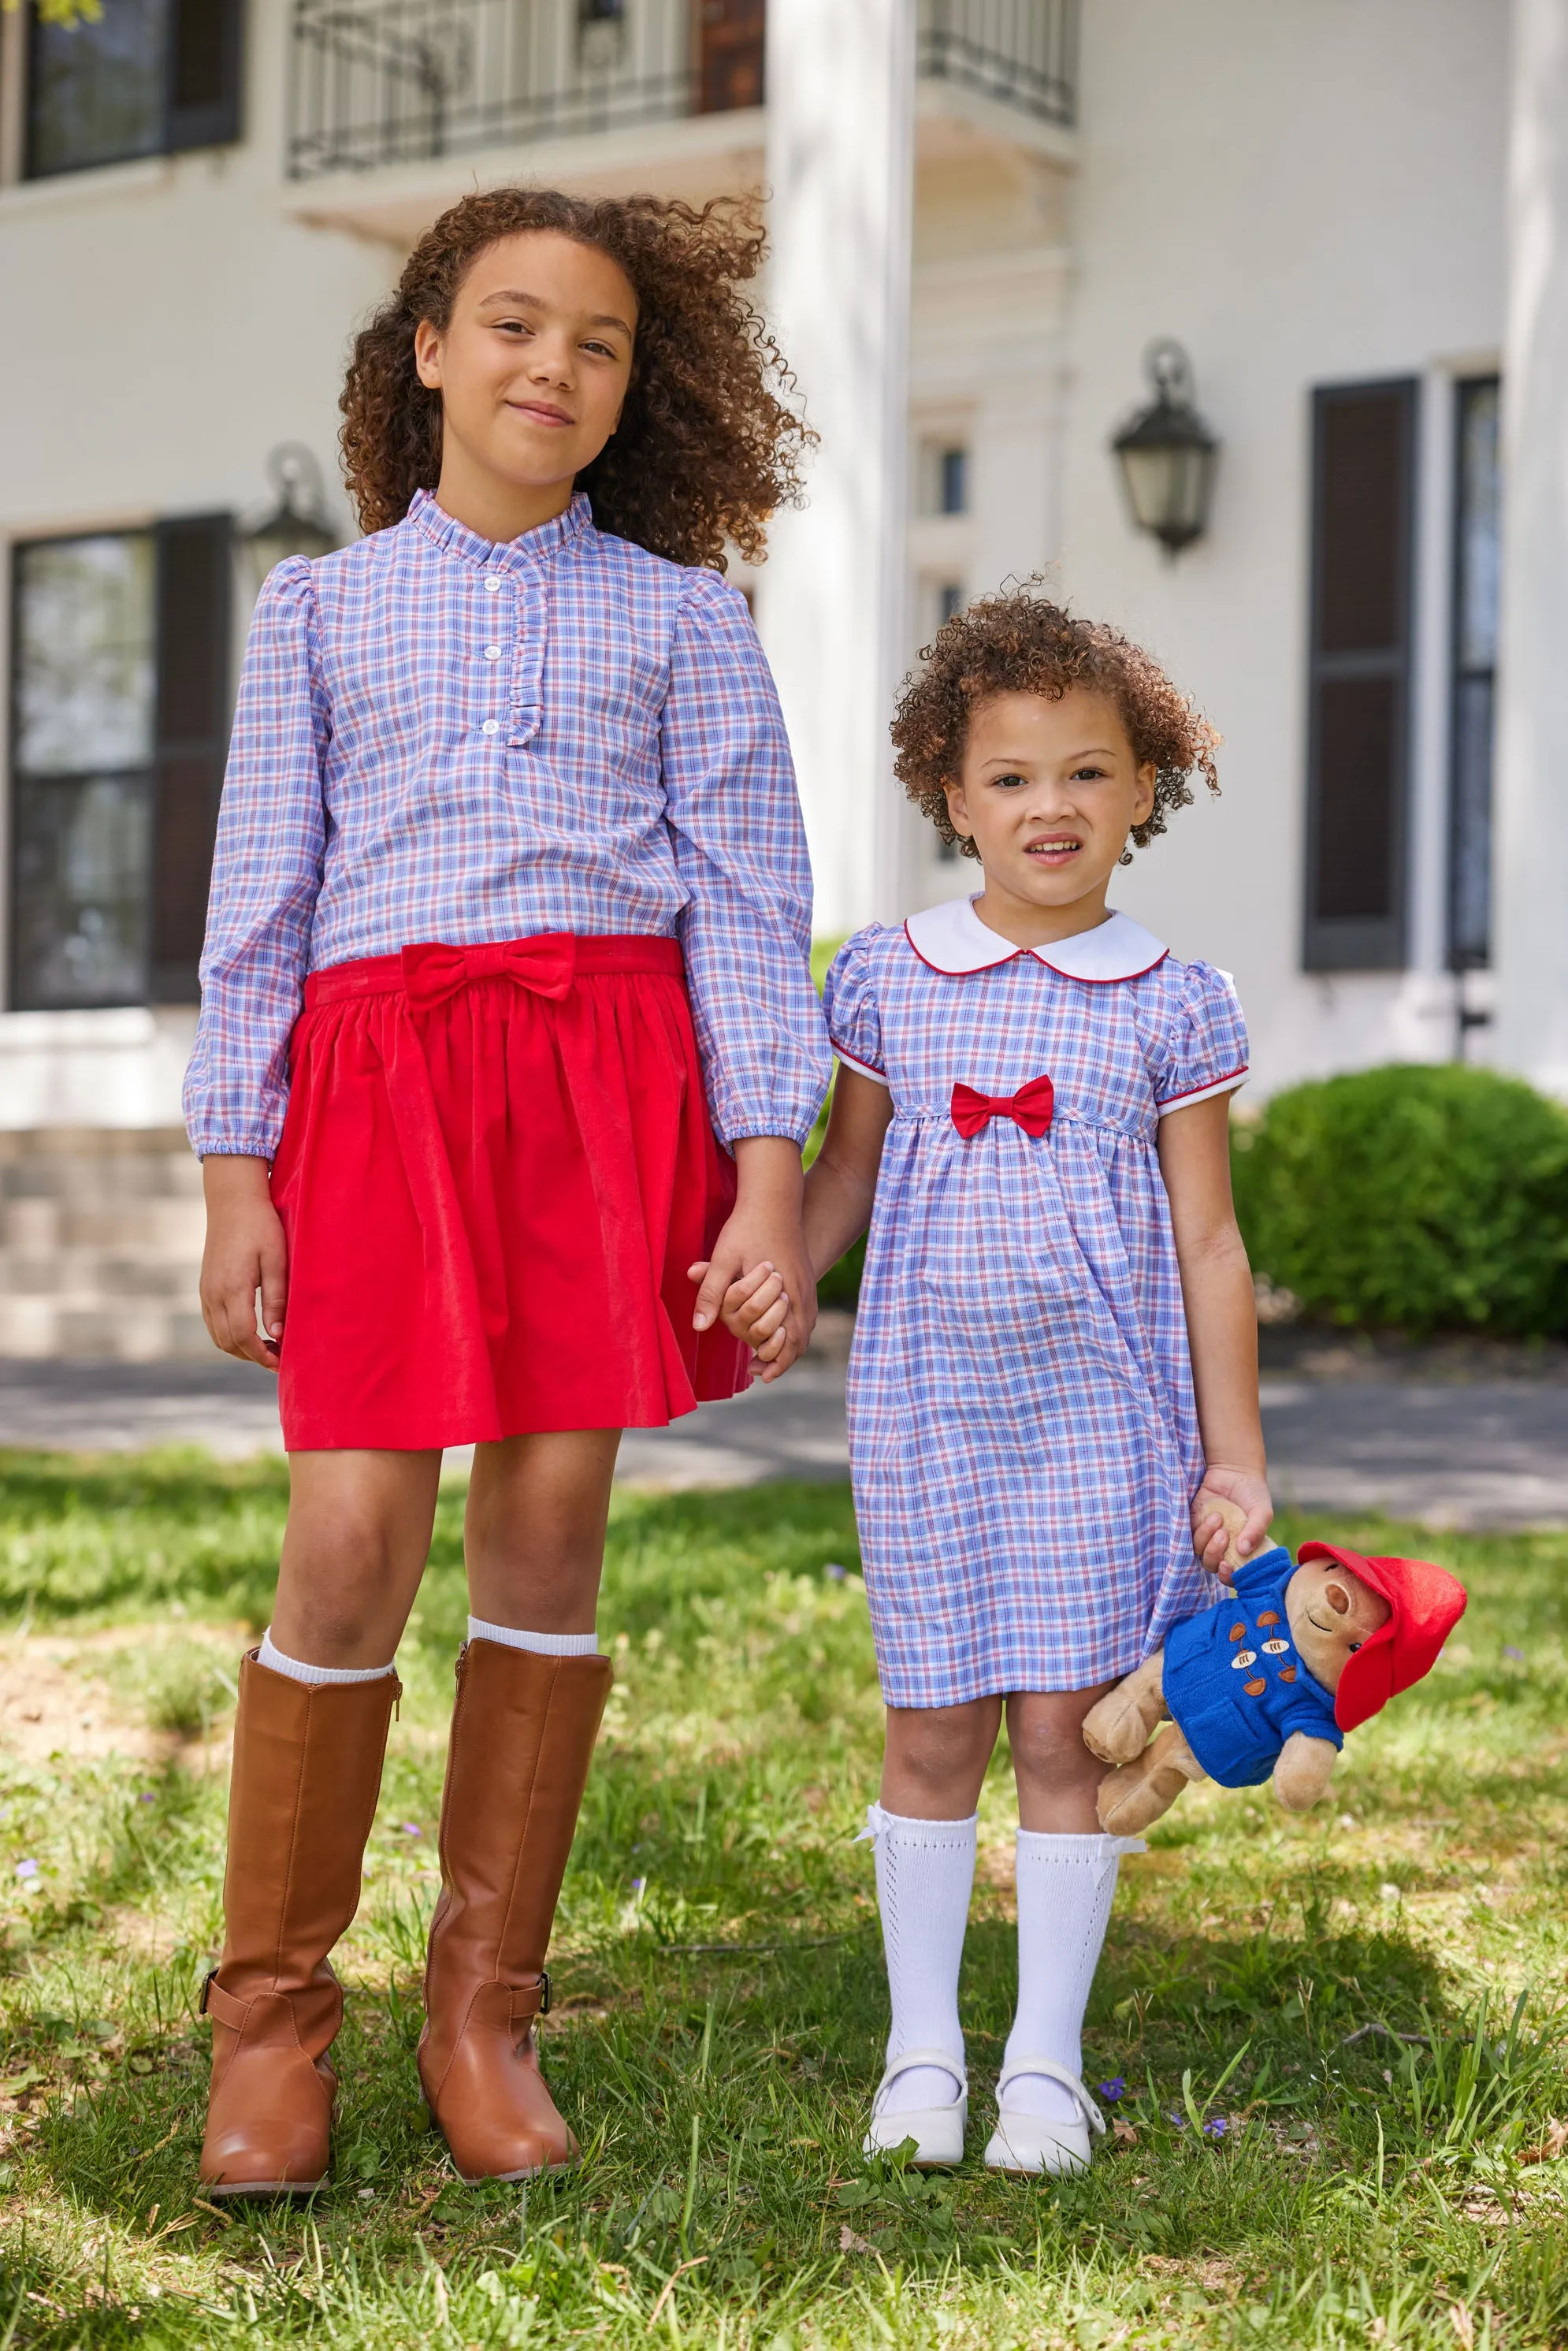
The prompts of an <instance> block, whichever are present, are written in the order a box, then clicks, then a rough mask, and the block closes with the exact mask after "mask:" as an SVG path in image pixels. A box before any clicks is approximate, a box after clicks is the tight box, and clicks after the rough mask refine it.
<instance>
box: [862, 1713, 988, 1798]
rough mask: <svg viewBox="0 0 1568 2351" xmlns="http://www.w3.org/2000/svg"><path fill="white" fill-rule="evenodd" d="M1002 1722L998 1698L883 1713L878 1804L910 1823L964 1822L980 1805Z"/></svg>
mask: <svg viewBox="0 0 1568 2351" xmlns="http://www.w3.org/2000/svg"><path fill="white" fill-rule="evenodd" d="M1001 1724H1002V1701H1001V1699H1000V1698H970V1699H969V1700H968V1701H967V1704H965V1705H963V1706H932V1707H904V1706H890V1707H889V1708H888V1709H887V1745H886V1748H885V1750H883V1759H882V1802H883V1807H884V1808H885V1810H886V1811H888V1812H890V1813H899V1814H900V1815H901V1816H902V1817H903V1818H904V1819H905V1820H912V1821H967V1819H968V1818H969V1817H970V1815H971V1814H972V1813H973V1812H974V1810H975V1807H976V1806H977V1803H978V1802H979V1801H980V1790H981V1787H982V1786H983V1785H984V1782H985V1777H986V1768H987V1766H988V1763H989V1762H990V1760H991V1750H993V1748H994V1747H995V1746H996V1743H997V1733H998V1730H999V1729H1001Z"/></svg>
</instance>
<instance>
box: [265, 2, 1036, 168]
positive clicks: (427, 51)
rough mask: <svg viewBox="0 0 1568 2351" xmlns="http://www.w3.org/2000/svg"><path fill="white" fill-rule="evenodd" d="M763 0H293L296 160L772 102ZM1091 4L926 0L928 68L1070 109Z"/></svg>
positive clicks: (560, 132)
mask: <svg viewBox="0 0 1568 2351" xmlns="http://www.w3.org/2000/svg"><path fill="white" fill-rule="evenodd" d="M846 4H847V5H852V0H846ZM764 5H765V0H294V19H293V32H294V38H293V56H292V64H291V72H290V88H289V126H288V170H289V172H290V175H291V176H292V177H293V178H295V179H298V180H310V179H319V178H320V177H322V176H324V175H325V174H327V173H329V172H366V171H373V170H376V169H378V168H380V167H381V166H383V165H386V164H391V163H409V162H426V161H429V160H431V159H432V158H434V157H438V156H443V155H457V154H464V153H471V152H476V151H477V150H479V149H481V148H494V147H505V146H510V145H514V144H520V143H522V142H524V141H532V140H538V139H559V138H571V137H577V136H580V135H581V134H583V133H584V132H588V131H612V130H618V129H621V128H623V127H626V126H629V125H632V124H636V123H643V122H669V121H678V120H682V119H684V118H685V117H686V116H689V115H694V114H714V113H722V112H726V111H728V110H732V109H734V108H737V107H746V106H756V105H758V104H760V102H761V100H762V96H763V89H762V47H763V10H764ZM1078 6H1079V0H918V21H919V34H918V39H919V50H918V55H919V70H920V72H921V74H922V75H924V76H925V77H927V78H931V79H935V80H942V81H949V82H953V83H956V84H958V85H960V86H961V87H963V88H964V89H970V90H973V91H975V92H977V93H978V94H979V95H980V96H982V97H985V98H988V99H996V100H999V101H1000V102H1001V103H1002V104H1004V105H1007V106H1011V107H1016V108H1018V109H1019V110H1022V111H1023V112H1024V113H1026V114H1030V115H1032V116H1034V117H1036V118H1037V119H1039V120H1043V121H1047V122H1052V123H1061V124H1069V123H1071V120H1072V119H1073V110H1074V99H1075V95H1076V78H1077V56H1076V40H1077V19H1078Z"/></svg>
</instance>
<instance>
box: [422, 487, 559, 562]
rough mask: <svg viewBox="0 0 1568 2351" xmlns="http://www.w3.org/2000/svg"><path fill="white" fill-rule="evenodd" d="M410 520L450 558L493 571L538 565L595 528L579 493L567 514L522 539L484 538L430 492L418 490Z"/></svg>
mask: <svg viewBox="0 0 1568 2351" xmlns="http://www.w3.org/2000/svg"><path fill="white" fill-rule="evenodd" d="M408 520H409V521H410V522H411V523H413V525H414V527H415V528H416V529H419V530H422V531H423V533H424V535H425V537H426V538H430V539H434V542H435V544H436V546H437V547H440V548H444V549H445V550H446V552H447V553H448V554H449V555H456V556H460V557H461V558H462V559H463V561H464V562H465V563H477V564H481V565H483V566H484V567H485V568H486V569H488V570H492V571H493V570H496V569H510V568H515V567H516V566H517V565H520V564H525V563H537V562H538V561H540V560H542V559H544V558H545V557H547V556H551V555H553V554H555V552H556V550H557V549H558V548H562V547H566V546H569V545H570V542H571V541H572V540H573V539H574V538H581V537H582V535H583V533H584V532H585V531H589V530H591V529H592V528H593V508H592V506H591V504H590V502H589V499H588V496H587V494H586V493H585V492H584V491H582V490H579V491H577V492H576V494H575V495H574V496H573V498H572V501H571V504H570V506H569V507H567V509H566V511H565V512H564V513H563V514H558V515H553V516H552V517H550V519H549V522H541V523H540V525H539V526H538V529H537V530H526V531H524V533H523V535H522V537H521V538H512V539H501V540H496V539H489V538H481V537H480V536H479V533H478V532H477V531H476V530H470V529H469V528H468V526H467V524H466V523H465V522H459V521H458V520H457V518H456V517H455V515H449V514H448V513H447V511H446V509H445V507H443V506H438V505H437V503H436V501H435V498H434V496H433V494H432V493H431V492H430V491H429V490H415V492H414V494H413V500H412V501H411V503H410V506H409V509H408Z"/></svg>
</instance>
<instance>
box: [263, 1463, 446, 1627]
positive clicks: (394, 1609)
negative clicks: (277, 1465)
mask: <svg viewBox="0 0 1568 2351" xmlns="http://www.w3.org/2000/svg"><path fill="white" fill-rule="evenodd" d="M288 1478H289V1488H290V1495H289V1505H288V1524H287V1529H286V1530H285V1532H284V1537H283V1558H282V1562H281V1564H280V1565H279V1568H278V1574H277V1602H276V1603H275V1604H274V1607H273V1613H272V1638H273V1641H274V1643H275V1645H276V1646H277V1647H278V1648H279V1649H281V1650H282V1652H283V1654H284V1656H286V1657H298V1659H299V1660H300V1662H301V1663H302V1664H304V1665H311V1666H340V1667H341V1666H361V1667H368V1666H384V1665H387V1664H389V1663H390V1662H391V1660H392V1657H393V1656H395V1654H396V1651H397V1645H398V1643H399V1641H400V1640H401V1639H402V1628H403V1626H404V1625H405V1624H406V1622H407V1621H408V1612H409V1610H410V1609H411V1608H412V1607H413V1596H414V1593H416V1592H417V1591H418V1590H419V1580H420V1577H421V1576H422V1575H423V1573H424V1562H425V1559H426V1556H427V1554H428V1552H429V1550H430V1537H431V1531H432V1529H433V1527H434V1523H435V1495H436V1488H437V1486H438V1484H439V1482H440V1478H441V1456H440V1454H439V1453H436V1452H425V1453H379V1452H377V1453H371V1452H346V1451H345V1452H333V1453H291V1454H290V1455H289V1457H288Z"/></svg>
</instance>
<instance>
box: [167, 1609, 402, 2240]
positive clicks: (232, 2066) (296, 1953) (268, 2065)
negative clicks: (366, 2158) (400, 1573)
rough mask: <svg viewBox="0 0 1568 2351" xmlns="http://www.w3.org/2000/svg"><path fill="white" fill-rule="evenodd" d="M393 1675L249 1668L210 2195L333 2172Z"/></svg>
mask: <svg viewBox="0 0 1568 2351" xmlns="http://www.w3.org/2000/svg"><path fill="white" fill-rule="evenodd" d="M401 1696H402V1684H401V1683H400V1682H399V1680H398V1678H397V1676H396V1675H395V1674H385V1675H378V1676H377V1677H376V1679H375V1680H374V1681H370V1682H324V1683H320V1684H318V1685H311V1684H307V1683H305V1682H297V1681H293V1680H291V1679H290V1678H289V1677H288V1676H287V1674H276V1673H274V1672H272V1671H271V1669H270V1668H269V1667H267V1666H264V1665H262V1664H261V1663H260V1662H259V1660H258V1656H257V1653H256V1650H255V1649H252V1650H251V1652H250V1654H249V1655H248V1656H246V1658H245V1659H244V1661H243V1663H242V1664H241V1666H240V1677H239V1713H238V1715H237V1716H236V1718H235V1751H234V1769H233V1771H232V1773H231V1776H230V1780H229V1847H228V1864H227V1867H226V1868H225V1873H224V1919H225V1929H226V1931H225V1937H224V1956H223V1959H222V1961H221V1963H220V1964H219V1966H218V1967H217V1968H216V1969H215V1970H214V1972H213V1973H212V1974H211V1975H210V1976H209V1977H208V1978H207V1983H206V1989H205V1991H204V1993H203V1995H202V2006H203V2008H204V2011H206V2013H207V2014H208V2015H209V2016H210V2017H211V2018H212V2020H213V2082H212V2088H211V2091H210V2092H209V2094H208V2100H207V2135H206V2137H205V2139H204V2142H203V2145H202V2184H203V2186H204V2188H205V2189H206V2191H207V2193H208V2194H209V2195H210V2196H308V2195H309V2194H310V2193H311V2192H312V2191H313V2190H314V2189H318V2188H319V2187H320V2186H321V2185H322V2183H323V2181H324V2180H325V2179H326V2176H327V2160H328V2154H329V2144H330V2132H331V2121H332V2094H333V2091H334V2090H335V2088H336V2087H337V2083H336V2078H335V2076H334V2074H333V2072H332V2069H331V2067H330V2065H329V2064H328V2063H327V2051H328V2049H329V2047H330V2045H331V2043H332V2041H333V2038H334V2036H335V2035H336V2033H337V2030H338V2027H339V2025H340V2023H341V2022H342V2018H343V1994H342V1991H341V1988H340V1985H339V1982H338V1979H337V1977H336V1976H335V1975H334V1974H333V1973H332V1970H331V1969H330V1968H329V1966H328V1964H327V1954H328V1952H329V1950H330V1949H331V1948H332V1946H333V1944H334V1943H335V1942H336V1941H337V1940H338V1938H339V1937H340V1935H341V1934H342V1933H343V1932H344V1930H345V1929H346V1928H347V1927H348V1925H349V1922H350V1919H351V1918H352V1917H353V1915H354V1912H355V1911H356V1909H357V1908H358V1907H359V1901H360V1876H361V1869H362V1867H363V1864H364V1855H365V1843H366V1840H367V1838H368V1837H369V1835H370V1834H371V1822H372V1821H373V1820H374V1818H375V1811H376V1798H377V1795H378V1794H379V1792H380V1790H381V1784H382V1758H383V1757H384V1755H385V1753H386V1744H387V1726H388V1724H389V1722H390V1721H391V1719H392V1707H393V1705H394V1704H395V1702H396V1700H397V1699H398V1698H400V1697H401Z"/></svg>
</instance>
